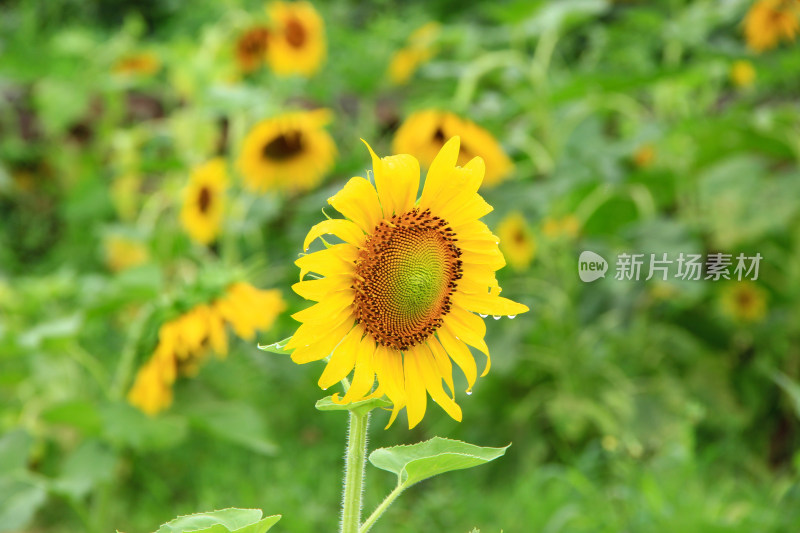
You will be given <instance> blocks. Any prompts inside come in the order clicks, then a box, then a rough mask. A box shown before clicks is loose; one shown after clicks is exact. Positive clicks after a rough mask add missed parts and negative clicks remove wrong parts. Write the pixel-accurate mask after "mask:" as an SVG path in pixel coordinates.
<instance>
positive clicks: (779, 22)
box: [744, 0, 800, 52]
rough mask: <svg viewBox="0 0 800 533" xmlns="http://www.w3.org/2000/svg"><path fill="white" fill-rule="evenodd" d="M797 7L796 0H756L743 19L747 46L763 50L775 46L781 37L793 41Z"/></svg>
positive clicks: (796, 23) (796, 27) (756, 50)
mask: <svg viewBox="0 0 800 533" xmlns="http://www.w3.org/2000/svg"><path fill="white" fill-rule="evenodd" d="M799 9H800V7H798V2H797V0H758V2H756V3H754V4H753V6H752V7H751V8H750V10H749V11H748V12H747V15H746V16H745V19H744V35H745V40H746V41H747V46H748V47H749V48H750V49H751V50H754V51H755V52H763V51H765V50H769V49H771V48H775V47H776V46H777V45H778V42H779V41H780V40H781V39H785V40H787V41H794V38H795V35H796V34H797V29H798V10H799Z"/></svg>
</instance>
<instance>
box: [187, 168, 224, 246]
mask: <svg viewBox="0 0 800 533" xmlns="http://www.w3.org/2000/svg"><path fill="white" fill-rule="evenodd" d="M227 186H228V178H227V172H226V170H225V161H224V160H223V159H221V158H216V159H212V160H211V161H208V162H207V163H205V164H203V165H200V166H199V167H197V168H196V169H194V170H193V171H192V174H191V176H190V177H189V184H188V185H187V186H186V190H185V191H184V199H183V207H182V208H181V224H182V225H183V227H184V229H185V230H186V232H187V233H188V234H189V236H190V237H191V238H192V239H194V240H196V241H197V242H199V243H202V244H209V243H210V242H212V241H214V239H216V238H217V235H219V231H220V227H221V225H222V215H223V213H224V210H225V190H226V188H227Z"/></svg>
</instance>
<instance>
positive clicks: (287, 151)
mask: <svg viewBox="0 0 800 533" xmlns="http://www.w3.org/2000/svg"><path fill="white" fill-rule="evenodd" d="M302 151H303V133H302V132H300V131H297V130H294V131H287V132H285V133H281V134H280V135H278V136H277V137H275V138H274V139H272V140H271V141H270V142H268V143H267V144H266V145H264V149H263V150H262V153H263V155H264V157H265V158H266V159H272V160H277V161H285V160H286V159H291V158H293V157H294V156H296V155H297V154H299V153H300V152H302Z"/></svg>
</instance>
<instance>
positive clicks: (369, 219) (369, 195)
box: [328, 176, 383, 233]
mask: <svg viewBox="0 0 800 533" xmlns="http://www.w3.org/2000/svg"><path fill="white" fill-rule="evenodd" d="M328 203H329V204H331V205H332V206H333V207H334V209H336V210H337V211H339V212H340V213H341V214H343V215H344V216H346V217H347V218H349V219H350V220H352V221H353V222H355V223H356V224H358V227H360V228H361V229H362V230H364V231H365V232H366V233H371V232H372V230H374V229H375V226H376V225H377V224H378V222H380V221H381V219H382V218H383V214H382V211H381V204H380V202H379V201H378V193H377V192H375V188H374V187H373V186H372V184H371V183H370V182H368V181H367V180H365V179H364V178H362V177H360V176H356V177H355V178H350V181H348V182H347V184H345V186H344V188H343V189H342V190H341V191H339V192H337V193H336V194H335V195H333V196H331V197H330V198H329V199H328Z"/></svg>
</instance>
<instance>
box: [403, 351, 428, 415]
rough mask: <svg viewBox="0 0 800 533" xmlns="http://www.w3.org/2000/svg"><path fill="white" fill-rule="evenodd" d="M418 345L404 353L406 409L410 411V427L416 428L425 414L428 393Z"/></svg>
mask: <svg viewBox="0 0 800 533" xmlns="http://www.w3.org/2000/svg"><path fill="white" fill-rule="evenodd" d="M416 349H417V348H416V347H414V348H411V349H410V350H408V351H407V352H405V354H404V355H403V371H404V374H405V381H406V401H407V402H408V403H407V405H406V411H407V412H408V429H412V428H414V426H416V425H417V424H419V423H420V422H421V421H422V418H423V417H424V416H425V408H426V406H427V403H428V395H427V393H426V392H425V382H424V381H422V379H423V378H422V374H421V373H420V370H419V365H418V364H417V361H416V358H417V354H416V353H415V351H416Z"/></svg>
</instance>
